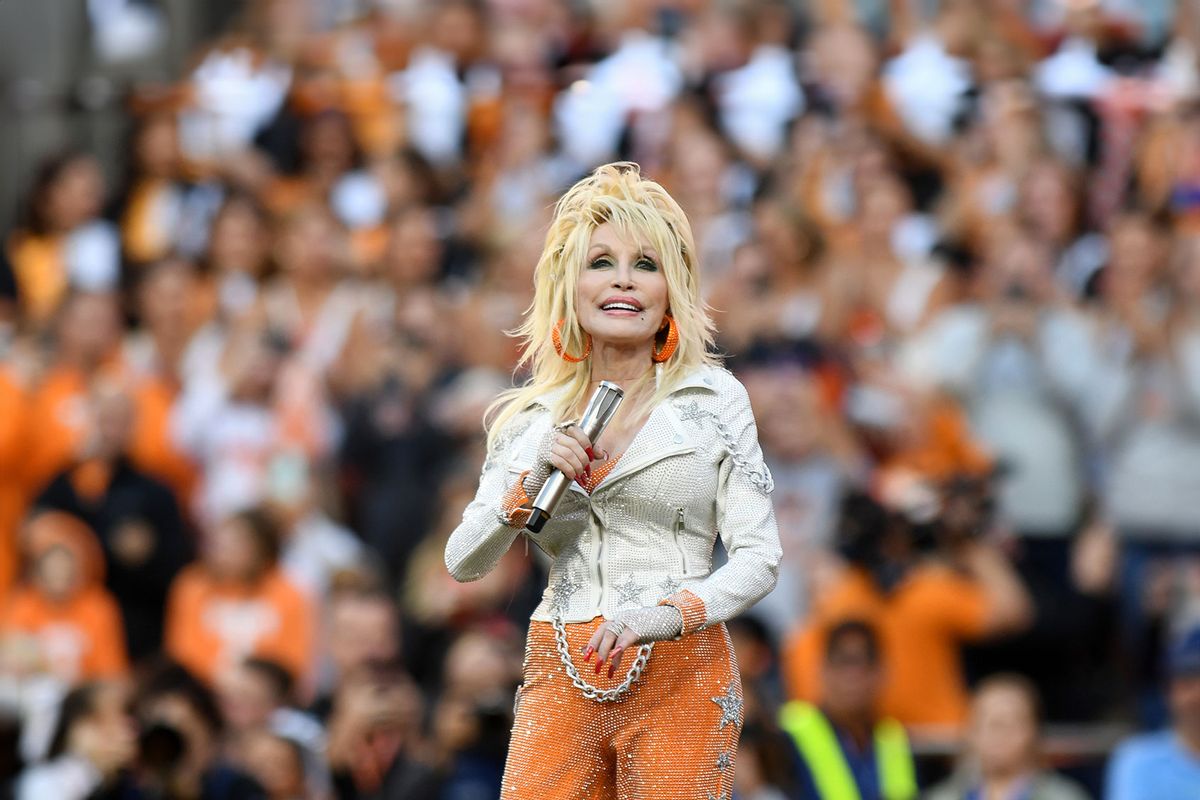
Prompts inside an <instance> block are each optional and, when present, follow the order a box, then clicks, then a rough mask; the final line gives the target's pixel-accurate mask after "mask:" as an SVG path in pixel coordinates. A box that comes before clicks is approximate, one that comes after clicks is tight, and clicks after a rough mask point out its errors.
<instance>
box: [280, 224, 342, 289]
mask: <svg viewBox="0 0 1200 800" xmlns="http://www.w3.org/2000/svg"><path fill="white" fill-rule="evenodd" d="M338 244H339V242H338V231H337V228H336V227H335V226H334V223H333V221H332V220H331V219H330V218H329V217H328V216H326V215H325V214H322V213H319V212H315V211H309V212H305V213H302V214H301V215H299V216H297V217H296V218H295V219H293V220H291V221H290V222H289V223H288V224H287V227H286V228H285V229H284V231H283V233H282V236H281V238H280V242H279V251H278V252H279V261H280V263H281V264H282V265H283V268H284V270H285V271H287V272H288V273H289V274H290V275H291V276H293V277H295V278H298V279H301V280H323V279H326V278H331V277H334V275H335V273H336V271H337V249H338Z"/></svg>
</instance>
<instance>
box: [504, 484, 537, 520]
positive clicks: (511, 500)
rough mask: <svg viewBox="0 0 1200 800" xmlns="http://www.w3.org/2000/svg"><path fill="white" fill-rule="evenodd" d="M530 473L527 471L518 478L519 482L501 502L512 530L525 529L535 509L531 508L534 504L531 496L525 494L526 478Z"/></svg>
mask: <svg viewBox="0 0 1200 800" xmlns="http://www.w3.org/2000/svg"><path fill="white" fill-rule="evenodd" d="M529 473H530V470H525V471H524V472H522V473H521V474H520V475H518V476H517V480H516V481H515V482H514V483H513V485H512V486H510V487H509V488H508V491H506V492H505V493H504V497H503V498H502V499H501V500H500V508H501V510H502V511H503V512H504V518H505V519H506V520H508V525H509V527H510V528H524V527H525V523H526V522H528V521H529V515H530V513H532V511H533V509H532V508H530V507H529V504H530V503H531V502H532V501H530V499H529V495H527V494H525V476H526V475H528V474H529Z"/></svg>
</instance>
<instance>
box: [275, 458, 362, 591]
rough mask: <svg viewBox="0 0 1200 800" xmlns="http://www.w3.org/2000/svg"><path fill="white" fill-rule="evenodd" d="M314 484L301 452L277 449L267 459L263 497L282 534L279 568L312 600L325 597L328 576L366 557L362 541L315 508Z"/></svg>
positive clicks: (347, 569)
mask: <svg viewBox="0 0 1200 800" xmlns="http://www.w3.org/2000/svg"><path fill="white" fill-rule="evenodd" d="M319 485H320V484H319V482H318V481H317V479H316V476H314V475H313V474H312V466H311V465H310V464H309V463H308V461H307V459H305V457H304V456H303V455H302V454H300V453H297V452H290V453H281V454H279V455H276V456H275V458H273V459H272V460H271V464H270V467H269V474H268V478H267V495H268V498H269V506H270V508H271V511H272V512H273V513H274V515H275V517H276V519H278V520H279V523H280V530H281V533H282V536H283V540H282V541H281V543H280V544H281V550H280V558H279V563H280V567H281V568H282V569H283V572H284V574H285V575H287V576H288V578H290V579H291V580H292V582H293V583H295V584H296V585H297V586H299V587H300V588H301V589H303V590H304V591H305V592H307V593H308V594H309V596H310V597H311V598H313V600H314V601H318V602H320V601H324V599H325V598H326V596H327V594H328V592H329V586H330V584H331V583H332V581H333V578H334V576H336V575H337V574H338V573H339V572H343V571H345V572H353V571H356V570H358V569H359V568H360V567H362V566H363V565H364V563H365V562H366V561H367V551H366V548H364V547H363V544H362V541H361V540H360V539H358V537H356V536H355V535H354V534H353V533H351V532H350V531H349V530H347V529H346V528H344V527H342V526H341V525H339V524H338V523H336V522H334V521H333V520H332V519H331V518H330V517H329V515H328V514H326V513H325V511H324V510H322V509H321V507H320V505H319V500H320V498H318V497H317V496H316V495H317V491H318V488H319Z"/></svg>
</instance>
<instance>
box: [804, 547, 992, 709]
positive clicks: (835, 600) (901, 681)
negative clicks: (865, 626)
mask: <svg viewBox="0 0 1200 800" xmlns="http://www.w3.org/2000/svg"><path fill="white" fill-rule="evenodd" d="M989 612H990V609H989V608H988V603H987V598H986V596H985V595H984V594H983V592H982V590H981V589H979V587H977V586H976V585H975V584H973V583H972V582H971V581H969V580H968V579H966V578H964V577H962V576H960V575H958V574H956V573H955V572H953V571H952V570H950V569H949V568H946V567H941V566H935V565H928V566H921V567H917V568H916V569H915V570H914V572H913V573H912V574H911V575H910V576H909V577H907V578H906V579H905V580H904V581H903V582H902V583H901V584H900V585H899V586H897V587H896V588H895V589H894V590H893V591H892V593H891V594H890V595H884V594H883V593H882V592H880V591H879V589H878V588H876V586H875V584H874V581H873V580H872V579H871V578H870V577H869V576H868V575H867V574H866V573H865V572H863V571H861V570H857V569H851V570H849V571H848V572H847V573H846V575H845V576H844V577H843V578H842V579H841V580H840V582H839V583H837V584H836V585H834V586H833V587H832V589H831V590H830V591H826V592H823V593H822V594H821V595H820V597H818V599H817V604H816V606H815V608H814V609H813V614H812V617H811V618H810V620H809V623H808V624H807V625H805V626H804V627H802V628H800V629H799V630H797V631H796V632H795V633H793V634H792V635H791V636H790V637H789V638H788V641H787V643H786V644H785V646H784V653H783V661H784V664H783V667H784V679H785V681H786V683H787V689H788V695H789V696H790V697H793V698H798V699H803V700H808V701H810V702H819V699H820V694H821V685H820V684H821V662H822V659H823V656H824V651H825V634H826V632H827V631H828V630H829V629H830V628H831V627H833V626H834V625H836V624H838V623H840V622H844V621H846V620H851V619H854V620H862V621H864V622H867V623H869V624H871V625H873V626H874V627H875V628H876V629H877V630H878V631H879V636H880V644H881V646H882V651H883V670H884V676H883V690H882V695H883V696H882V703H881V704H882V708H881V709H880V711H881V712H882V713H884V714H886V715H889V716H892V717H895V718H896V719H898V720H899V721H900V722H902V723H904V724H906V725H957V724H961V723H962V721H963V720H964V719H965V717H966V713H967V690H966V685H965V682H964V680H963V675H962V668H961V664H960V653H959V647H960V645H961V644H962V642H964V641H967V640H971V639H977V638H979V637H981V636H983V635H984V634H985V633H986V632H987V620H988V615H989Z"/></svg>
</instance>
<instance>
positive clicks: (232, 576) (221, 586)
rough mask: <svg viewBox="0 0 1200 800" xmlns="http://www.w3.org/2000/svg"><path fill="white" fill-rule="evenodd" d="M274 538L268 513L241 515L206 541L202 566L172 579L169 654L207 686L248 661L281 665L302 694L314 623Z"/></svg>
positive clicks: (273, 525)
mask: <svg viewBox="0 0 1200 800" xmlns="http://www.w3.org/2000/svg"><path fill="white" fill-rule="evenodd" d="M278 556H279V531H278V528H277V526H276V523H275V521H274V520H273V519H272V518H271V517H270V516H269V515H268V514H266V513H265V512H262V511H257V510H251V511H243V512H242V513H240V514H235V515H234V516H231V517H229V518H228V519H226V520H225V521H224V522H222V523H221V524H219V525H217V526H216V527H215V528H213V530H212V531H211V532H210V534H209V538H208V541H207V542H206V545H205V547H204V552H203V557H202V559H201V561H200V563H197V564H193V565H191V566H189V567H188V568H186V569H185V570H184V571H183V572H181V573H180V574H179V577H178V578H176V579H175V583H174V585H173V586H172V587H171V593H170V599H169V601H168V605H167V621H166V635H165V642H166V649H167V652H168V653H169V654H170V655H171V656H172V657H174V658H175V659H177V660H178V661H179V663H181V664H182V665H184V666H185V667H186V668H187V669H189V670H190V671H192V672H193V673H195V675H196V676H198V677H199V678H201V679H202V680H204V681H206V682H209V683H212V682H213V681H217V680H219V679H220V678H221V677H222V676H223V675H224V674H225V673H226V672H227V671H228V670H230V669H232V668H234V667H236V666H237V665H238V664H239V663H240V662H241V661H242V660H243V659H244V658H246V657H248V656H261V657H264V658H270V659H273V660H276V661H278V662H279V664H280V665H282V666H283V667H284V668H286V669H287V670H288V671H289V672H290V673H291V674H292V675H294V676H296V678H297V680H298V681H299V682H300V685H301V686H303V687H305V690H306V691H307V689H308V687H310V686H311V680H312V673H313V653H314V651H313V623H312V612H311V608H310V605H309V602H308V600H307V598H305V596H304V594H303V593H302V592H301V591H300V589H298V588H297V587H296V586H295V585H294V584H293V583H292V582H291V581H290V580H288V579H287V578H286V577H285V576H284V575H283V574H282V573H281V572H280V570H279V566H278V563H277V562H278Z"/></svg>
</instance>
